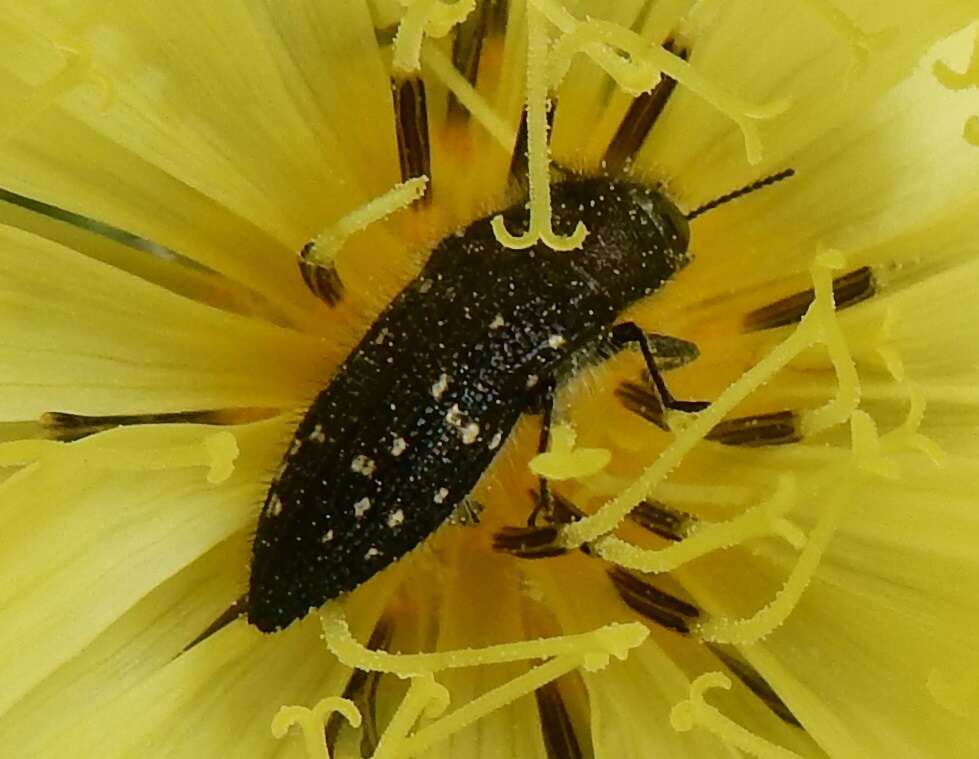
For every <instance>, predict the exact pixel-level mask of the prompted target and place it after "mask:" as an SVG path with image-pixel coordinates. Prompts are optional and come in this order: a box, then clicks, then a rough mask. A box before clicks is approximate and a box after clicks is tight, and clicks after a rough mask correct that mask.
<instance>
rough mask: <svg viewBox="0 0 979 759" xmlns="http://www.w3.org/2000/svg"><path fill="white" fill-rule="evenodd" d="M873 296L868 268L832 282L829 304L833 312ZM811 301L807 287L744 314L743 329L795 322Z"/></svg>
mask: <svg viewBox="0 0 979 759" xmlns="http://www.w3.org/2000/svg"><path fill="white" fill-rule="evenodd" d="M876 294H877V282H876V280H875V279H874V275H873V272H872V271H871V269H870V267H869V266H863V267H861V268H859V269H854V270H853V271H851V272H848V273H846V274H844V275H843V276H842V277H836V278H835V279H834V280H833V302H834V303H835V304H836V310H837V311H842V310H843V309H845V308H849V307H850V306H855V305H856V304H857V303H860V302H862V301H865V300H867V299H868V298H871V297H873V296H874V295H876ZM814 298H815V293H814V291H813V290H812V288H810V289H808V290H803V291H802V292H798V293H794V294H792V295H789V296H786V297H785V298H781V299H779V300H777V301H775V302H774V303H770V304H768V305H767V306H762V307H761V308H756V309H755V310H754V311H750V312H749V313H747V314H745V317H744V322H743V323H744V329H745V331H747V332H754V331H756V330H761V329H773V328H775V327H784V326H785V325H787V324H793V323H795V322H798V321H799V320H800V319H801V318H802V317H803V316H804V315H805V313H806V311H807V310H808V309H809V306H811V305H812V302H813V299H814Z"/></svg>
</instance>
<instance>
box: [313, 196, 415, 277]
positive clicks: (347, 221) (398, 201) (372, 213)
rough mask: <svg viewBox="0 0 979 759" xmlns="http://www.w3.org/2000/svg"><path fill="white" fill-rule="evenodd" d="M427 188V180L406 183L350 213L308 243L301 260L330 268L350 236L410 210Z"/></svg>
mask: <svg viewBox="0 0 979 759" xmlns="http://www.w3.org/2000/svg"><path fill="white" fill-rule="evenodd" d="M427 185H428V177H415V178H414V179H409V180H408V181H406V182H402V183H401V184H397V185H395V186H394V187H392V188H391V189H390V190H388V191H387V192H386V193H384V194H383V195H381V196H380V197H377V198H374V200H371V201H369V202H367V203H365V204H364V205H362V206H360V207H359V208H357V209H355V210H353V211H351V212H350V213H348V214H347V215H346V216H344V217H343V218H341V219H340V220H338V221H337V222H336V223H335V224H333V225H332V226H330V227H327V228H326V229H324V230H323V231H322V232H320V233H319V234H318V235H317V236H316V237H314V238H313V239H312V240H311V241H310V244H309V245H308V246H307V247H308V248H309V251H308V253H307V254H306V258H305V260H306V261H307V262H308V263H310V264H311V265H314V266H325V267H330V266H332V265H333V261H334V260H335V259H336V256H337V254H338V253H339V252H340V251H341V250H342V249H343V246H344V245H345V244H346V243H347V240H349V239H350V238H351V237H352V236H353V235H354V234H356V233H357V232H360V231H362V230H364V229H367V227H369V226H370V225H371V224H374V223H375V222H378V221H380V220H381V219H384V218H386V217H388V216H390V215H391V214H393V213H394V212H395V211H399V210H401V209H403V208H407V207H408V206H410V205H411V204H412V203H413V202H415V201H416V200H418V199H419V198H420V197H422V194H423V193H424V191H425V187H426V186H427ZM310 246H311V247H310ZM304 250H305V248H304Z"/></svg>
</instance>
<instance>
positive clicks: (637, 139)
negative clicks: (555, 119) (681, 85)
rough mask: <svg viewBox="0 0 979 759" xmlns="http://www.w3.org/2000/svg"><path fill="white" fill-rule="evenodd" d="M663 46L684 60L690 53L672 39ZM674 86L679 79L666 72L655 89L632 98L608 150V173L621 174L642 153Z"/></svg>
mask: <svg viewBox="0 0 979 759" xmlns="http://www.w3.org/2000/svg"><path fill="white" fill-rule="evenodd" d="M663 47H664V48H665V49H666V50H668V51H669V52H671V53H673V54H675V55H677V56H679V57H680V58H683V59H684V60H686V59H687V57H688V56H689V54H690V51H689V50H687V49H685V48H680V47H678V46H677V45H676V43H675V42H674V41H673V40H667V41H666V42H665V43H663ZM675 88H676V80H675V79H671V78H670V77H668V76H666V75H665V74H664V75H663V77H662V78H661V79H660V80H659V83H658V84H657V85H656V86H655V87H653V89H652V90H650V91H649V92H644V93H642V94H641V95H639V96H637V97H636V98H635V99H634V100H633V101H632V104H631V105H630V106H629V110H628V111H626V114H625V116H624V117H623V118H622V123H621V124H619V128H618V129H617V130H616V132H615V136H614V137H613V138H612V141H611V142H610V143H609V146H608V149H606V151H605V171H606V172H607V173H609V174H613V175H614V174H618V173H619V172H620V171H622V169H623V168H625V166H626V164H628V162H629V161H630V160H631V159H632V158H633V156H635V154H636V153H638V152H639V149H640V148H641V147H642V146H643V143H644V142H645V141H646V138H647V137H648V136H649V133H650V132H651V131H652V129H653V126H654V125H655V123H656V120H657V119H658V118H659V117H660V114H661V113H663V109H664V108H666V104H667V102H669V99H670V95H672V94H673V90H674V89H675Z"/></svg>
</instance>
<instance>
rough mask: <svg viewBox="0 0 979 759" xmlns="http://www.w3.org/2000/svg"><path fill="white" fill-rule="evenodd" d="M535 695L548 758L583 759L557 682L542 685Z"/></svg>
mask: <svg viewBox="0 0 979 759" xmlns="http://www.w3.org/2000/svg"><path fill="white" fill-rule="evenodd" d="M534 697H535V698H536V699H537V713H538V714H539V715H540V726H541V733H542V734H543V737H544V748H545V749H546V751H547V756H548V759H581V757H582V753H581V746H580V745H579V743H578V736H576V735H575V732H574V726H573V725H572V724H571V717H570V715H569V714H568V708H567V707H566V706H565V705H564V699H563V698H562V697H561V691H560V690H559V689H558V686H557V683H553V682H551V683H548V684H547V685H542V686H541V687H540V688H538V689H537V690H536V691H534Z"/></svg>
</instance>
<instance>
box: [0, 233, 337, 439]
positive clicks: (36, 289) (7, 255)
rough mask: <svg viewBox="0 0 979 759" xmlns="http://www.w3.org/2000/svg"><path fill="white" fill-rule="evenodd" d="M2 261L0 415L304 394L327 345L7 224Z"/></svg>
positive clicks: (204, 405)
mask: <svg viewBox="0 0 979 759" xmlns="http://www.w3.org/2000/svg"><path fill="white" fill-rule="evenodd" d="M0 272H2V277H3V280H4V283H5V289H4V293H3V295H2V297H0V320H2V321H3V324H4V334H3V337H2V338H0V367H2V369H0V385H2V386H3V387H4V390H5V391H4V393H3V394H2V399H3V400H0V418H3V419H7V420H11V421H20V420H29V419H36V418H37V417H38V416H39V415H40V414H41V413H43V412H45V411H69V412H72V413H82V414H126V413H136V414H139V413H156V412H162V411H187V410H193V409H210V408H226V407H234V406H245V407H255V406H271V407H289V406H293V405H297V404H299V403H301V402H302V400H303V399H304V398H305V397H309V395H311V394H312V392H313V387H311V386H309V385H306V384H305V382H304V379H306V378H310V377H315V376H316V374H317V371H316V369H315V368H314V367H315V364H316V362H317V361H320V360H322V357H323V355H324V354H326V353H329V352H330V351H329V350H327V349H326V347H325V346H324V344H323V341H322V340H316V339H314V338H312V337H303V336H301V335H300V334H299V333H295V332H291V331H289V330H285V329H282V328H278V327H272V326H270V325H268V324H267V323H264V322H260V321H256V320H251V319H246V318H243V317H240V316H236V315H233V314H229V313H226V312H223V311H219V310H217V309H213V308H209V307H207V306H202V305H200V304H197V303H194V302H193V301H189V300H186V299H184V298H181V297H179V296H176V295H174V294H173V293H170V292H168V291H166V290H163V289H161V288H158V287H155V286H153V285H150V284H148V283H146V282H143V281H140V280H139V279H136V278H135V277H133V276H131V275H128V274H126V273H124V272H122V271H120V270H118V269H114V268H112V267H110V266H107V265H105V264H102V263H99V262H97V261H93V260H91V259H88V258H86V257H84V256H81V255H79V254H76V253H73V252H71V251H69V250H66V249H65V248H62V247H60V246H58V245H56V244H54V243H51V242H48V241H46V240H43V239H41V238H38V237H34V236H32V235H29V234H27V233H24V232H20V231H18V230H14V229H11V228H9V227H0ZM332 350H333V351H334V352H337V348H336V346H332ZM306 381H308V379H306Z"/></svg>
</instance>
